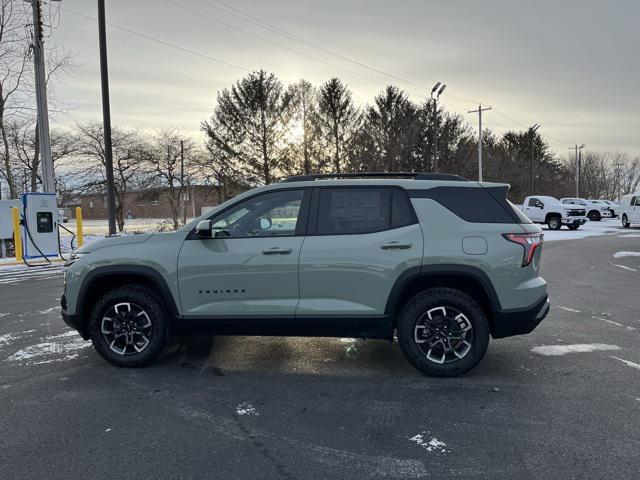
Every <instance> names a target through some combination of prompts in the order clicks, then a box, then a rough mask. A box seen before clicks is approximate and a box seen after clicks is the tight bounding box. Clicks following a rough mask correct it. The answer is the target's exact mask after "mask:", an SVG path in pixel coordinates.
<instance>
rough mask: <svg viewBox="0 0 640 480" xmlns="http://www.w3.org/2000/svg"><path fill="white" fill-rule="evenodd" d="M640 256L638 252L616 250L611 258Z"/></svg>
mask: <svg viewBox="0 0 640 480" xmlns="http://www.w3.org/2000/svg"><path fill="white" fill-rule="evenodd" d="M625 257H640V252H616V253H614V254H613V258H625Z"/></svg>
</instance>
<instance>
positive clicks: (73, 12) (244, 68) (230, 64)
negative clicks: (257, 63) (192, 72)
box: [60, 7, 252, 72]
mask: <svg viewBox="0 0 640 480" xmlns="http://www.w3.org/2000/svg"><path fill="white" fill-rule="evenodd" d="M60 9H61V10H63V11H65V12H68V13H71V14H73V15H77V16H78V17H82V18H85V19H87V20H93V21H94V22H97V21H98V19H97V18H95V17H92V16H90V15H85V14H83V13H80V12H76V11H74V10H71V9H69V8H66V7H60ZM107 25H109V26H110V27H112V28H115V29H117V30H121V31H123V32H127V33H129V34H131V35H135V36H137V37H140V38H144V39H145V40H149V41H151V42H155V43H159V44H160V45H164V46H166V47H171V48H173V49H175V50H180V51H182V52H185V53H189V54H191V55H195V56H196V57H201V58H205V59H207V60H211V61H212V62H216V63H220V64H222V65H226V66H228V67H233V68H237V69H239V70H244V71H246V72H251V71H252V70H251V69H250V68H247V67H243V66H241V65H237V64H235V63H231V62H227V61H225V60H220V59H219V58H214V57H211V56H209V55H206V54H204V53H200V52H196V51H195V50H190V49H188V48H185V47H181V46H180V45H176V44H175V43H171V42H167V41H165V40H160V39H159V38H156V37H152V36H151V35H146V34H144V33H140V32H136V31H134V30H131V29H129V28H126V27H122V26H120V25H116V24H115V23H111V22H107Z"/></svg>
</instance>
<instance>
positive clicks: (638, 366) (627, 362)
mask: <svg viewBox="0 0 640 480" xmlns="http://www.w3.org/2000/svg"><path fill="white" fill-rule="evenodd" d="M611 358H615V359H616V360H619V361H620V362H622V363H624V364H625V365H627V366H629V367H632V368H636V369H638V370H640V363H635V362H631V361H629V360H625V359H624V358H619V357H614V356H613V355H611Z"/></svg>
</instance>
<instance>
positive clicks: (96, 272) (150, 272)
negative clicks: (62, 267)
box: [75, 265, 178, 316]
mask: <svg viewBox="0 0 640 480" xmlns="http://www.w3.org/2000/svg"><path fill="white" fill-rule="evenodd" d="M118 275H136V276H140V277H144V278H146V279H148V280H150V281H151V283H152V284H153V285H154V286H155V287H156V288H157V289H158V292H159V293H160V295H161V297H162V300H163V302H164V303H165V305H166V307H167V308H168V309H169V313H170V314H171V315H173V316H177V315H178V306H177V304H176V300H175V298H174V296H173V294H172V293H171V289H170V288H169V285H168V284H167V281H166V280H165V279H164V277H163V276H162V274H161V273H160V272H159V271H158V270H156V269H154V268H152V267H149V266H146V265H107V266H103V267H97V268H95V269H93V270H91V271H90V272H89V273H87V275H86V276H85V277H84V279H83V280H82V284H81V285H80V290H79V291H78V300H77V302H76V309H75V310H76V314H78V315H79V314H80V313H81V312H83V311H84V308H85V306H86V305H85V301H86V300H85V299H86V297H87V292H88V290H89V287H90V286H91V285H92V284H93V283H94V282H95V281H97V280H99V279H100V278H105V277H113V276H118Z"/></svg>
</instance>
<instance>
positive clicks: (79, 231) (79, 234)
mask: <svg viewBox="0 0 640 480" xmlns="http://www.w3.org/2000/svg"><path fill="white" fill-rule="evenodd" d="M76 237H78V247H81V246H82V245H84V235H83V234H82V208H80V207H76Z"/></svg>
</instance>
